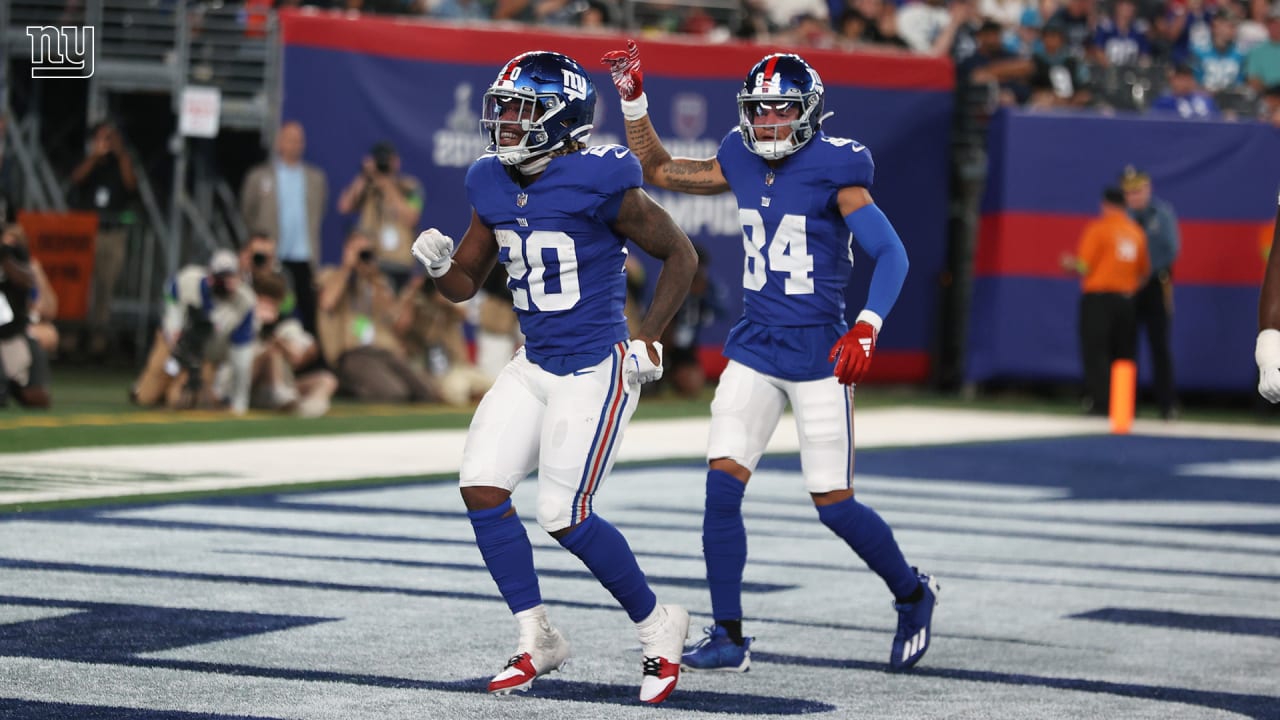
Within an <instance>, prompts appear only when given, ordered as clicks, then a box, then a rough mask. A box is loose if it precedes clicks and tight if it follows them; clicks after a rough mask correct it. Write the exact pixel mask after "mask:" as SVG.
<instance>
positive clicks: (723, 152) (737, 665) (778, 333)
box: [603, 42, 938, 672]
mask: <svg viewBox="0 0 1280 720" xmlns="http://www.w3.org/2000/svg"><path fill="white" fill-rule="evenodd" d="M603 60H604V62H605V64H606V65H608V66H609V69H610V71H611V73H612V75H613V81H614V85H616V86H617V88H618V91H619V93H620V94H621V95H622V114H623V116H624V117H625V118H626V121H627V123H626V124H627V144H628V145H629V146H630V147H631V149H632V151H633V152H635V153H636V154H637V155H638V156H639V158H640V162H641V164H642V165H643V167H644V174H645V179H646V180H647V181H648V182H650V183H652V184H654V185H657V186H659V187H663V188H667V189H670V190H677V191H682V192H688V193H693V194H699V195H710V194H715V193H721V192H726V191H732V192H733V194H734V195H735V196H736V198H737V201H738V218H739V220H740V221H741V223H742V231H743V246H744V249H745V262H744V267H743V277H742V286H743V298H744V299H743V306H744V307H743V316H742V319H741V320H740V321H739V322H738V323H737V324H736V325H735V326H734V328H733V330H732V331H731V332H730V334H729V338H728V340H727V342H726V344H725V350H724V353H725V355H726V356H727V357H728V358H729V360H730V362H729V365H728V367H727V368H726V369H725V371H724V374H723V375H722V376H721V378H720V385H719V387H717V389H716V394H715V399H714V400H713V401H712V403H711V438H710V443H709V447H708V449H707V460H708V466H709V467H708V472H707V485H706V488H707V490H706V492H707V494H706V505H705V507H704V510H703V524H702V547H703V556H704V559H705V561H706V566H707V583H708V585H709V586H710V589H711V610H712V616H713V618H714V619H715V624H714V625H712V626H711V627H709V628H707V637H706V638H705V639H703V641H702V642H701V643H699V644H698V645H697V646H696V647H694V648H693V649H692V650H691V651H690V652H688V653H686V654H685V656H684V664H685V666H686V667H688V668H691V669H700V670H701V669H705V670H731V671H738V672H741V671H744V670H747V669H748V668H749V667H750V661H751V657H750V652H749V648H750V646H751V640H752V639H751V638H749V637H744V636H743V634H742V618H743V609H742V573H743V568H744V567H745V565H746V558H747V538H746V528H745V525H744V523H743V520H742V499H743V496H744V493H745V490H746V485H747V482H748V481H749V480H750V478H751V474H752V473H753V472H754V470H755V468H756V464H757V463H758V462H759V460H760V456H761V454H762V453H763V452H764V449H765V445H766V444H767V443H768V441H769V437H770V436H771V435H772V434H773V431H774V428H775V427H776V426H777V424H778V420H779V418H780V417H781V415H782V411H783V410H784V409H785V407H786V405H787V404H788V403H789V404H790V405H791V408H792V410H793V411H794V413H795V418H796V424H797V426H798V428H797V429H798V431H799V436H800V464H801V467H802V469H803V472H804V479H805V489H806V490H808V491H809V494H810V496H811V497H812V499H813V503H814V505H815V506H816V508H817V511H818V517H819V519H820V520H821V521H822V523H823V524H825V525H826V526H827V527H829V528H830V529H831V530H832V531H833V532H834V533H835V534H836V535H838V536H839V537H840V538H841V539H843V540H844V541H845V542H846V543H847V544H848V545H849V546H850V547H851V548H852V549H853V550H854V551H855V552H856V553H857V554H858V556H859V557H861V558H862V560H863V561H864V562H866V564H867V565H868V566H869V567H870V568H871V569H872V570H873V571H875V572H876V573H877V574H878V575H879V576H880V577H881V579H883V580H884V582H885V584H886V585H887V586H888V588H889V590H890V592H891V593H892V594H893V596H894V607H895V608H896V609H897V611H898V630H897V633H896V634H895V636H894V640H893V643H892V646H891V650H890V658H889V664H890V667H892V668H893V669H895V670H897V669H905V668H909V667H911V666H913V665H914V664H915V663H917V662H918V661H919V660H920V658H921V657H923V656H924V653H925V651H926V650H927V649H928V647H929V642H930V640H931V639H932V638H931V622H932V617H933V608H934V605H935V603H936V600H937V590H938V587H937V583H936V582H934V581H933V579H932V578H931V577H929V576H928V575H925V574H923V573H920V572H918V571H917V570H916V569H915V568H914V567H911V566H910V565H908V564H907V562H906V560H905V559H904V557H903V555H902V551H901V550H900V549H899V548H898V543H897V541H896V540H895V539H894V536H893V532H892V530H890V528H889V526H888V525H887V524H886V523H885V521H884V520H883V519H882V518H881V517H880V516H879V515H878V514H877V513H876V512H875V511H874V510H872V509H871V508H869V507H867V506H866V505H863V504H861V503H859V502H858V501H857V500H855V499H854V495H853V385H855V384H857V383H858V382H860V381H861V380H862V379H863V377H864V376H865V375H866V372H867V369H868V368H869V367H870V364H871V357H872V353H873V352H874V350H875V344H876V338H877V335H878V333H879V331H880V327H881V324H882V323H883V320H884V318H885V317H886V316H887V315H888V313H889V310H890V309H891V308H892V307H893V304H894V302H895V301H896V300H897V297H898V292H899V291H900V290H901V288H902V282H903V279H904V278H905V277H906V273H907V256H906V250H905V249H904V247H903V244H902V240H901V239H899V237H898V234H897V232H896V231H895V230H894V229H893V226H892V225H891V224H890V223H889V221H888V219H887V218H886V217H885V216H884V213H882V212H881V211H880V209H879V208H877V207H876V206H875V203H874V202H873V201H872V199H871V193H870V190H869V188H870V187H871V183H872V176H873V171H874V164H873V162H872V160H871V152H870V151H869V150H867V149H866V148H865V147H863V146H862V145H860V144H858V143H857V142H854V141H852V140H847V139H843V138H834V137H828V136H827V135H825V134H824V133H823V132H822V130H821V127H822V122H823V120H824V119H825V116H824V115H823V106H824V99H825V98H824V95H825V90H824V88H823V85H822V80H821V79H820V78H819V76H818V73H817V71H816V70H814V68H813V67H811V66H810V65H809V63H807V62H806V61H805V60H804V59H803V58H801V57H800V56H798V55H788V54H774V55H768V56H765V57H764V58H763V59H762V60H760V62H758V63H757V64H756V65H755V66H754V67H752V68H751V70H750V71H749V72H748V73H747V77H746V79H745V81H744V82H743V84H742V87H741V89H740V90H739V92H738V111H739V126H738V127H737V128H735V129H734V130H733V131H731V132H730V133H729V134H728V135H727V136H726V137H725V139H724V141H723V142H722V143H721V145H720V150H719V152H718V153H717V154H716V157H714V158H709V159H706V160H694V159H688V158H674V159H673V158H672V157H671V156H670V154H668V153H667V151H666V149H665V148H663V147H662V144H661V141H660V140H659V139H658V135H657V133H656V132H655V130H654V128H653V125H652V123H651V122H650V120H649V116H648V110H647V108H648V100H647V99H646V97H645V95H644V92H643V83H644V75H643V73H642V71H641V67H640V53H639V49H638V48H637V47H636V45H635V43H634V42H631V43H628V48H627V49H626V50H619V51H614V52H611V53H609V54H607V55H605V57H604V58H603ZM855 240H856V242H857V243H858V244H859V245H860V246H861V247H862V248H863V249H864V250H865V251H866V252H867V254H868V255H870V256H871V257H872V259H873V260H874V261H875V269H874V271H873V273H872V276H871V287H870V289H869V292H868V296H867V304H866V306H865V307H864V308H863V309H862V311H861V312H860V313H859V314H858V316H857V319H856V321H855V324H854V326H853V328H851V329H850V328H849V327H848V326H847V325H846V324H845V306H844V289H845V285H846V283H847V282H848V279H849V273H850V270H851V269H852V266H853V255H852V245H851V241H855ZM841 612H843V611H842V610H839V609H835V610H834V611H833V615H838V614H840V613H841Z"/></svg>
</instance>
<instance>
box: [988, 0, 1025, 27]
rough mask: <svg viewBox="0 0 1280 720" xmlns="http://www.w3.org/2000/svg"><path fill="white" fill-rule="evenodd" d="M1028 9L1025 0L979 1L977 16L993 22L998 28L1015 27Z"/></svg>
mask: <svg viewBox="0 0 1280 720" xmlns="http://www.w3.org/2000/svg"><path fill="white" fill-rule="evenodd" d="M1028 9H1029V6H1028V4H1027V2H1026V0H979V2H978V14H979V15H981V16H982V17H983V18H985V19H989V20H994V21H995V22H996V23H997V24H999V25H1000V27H1001V28H1002V29H1003V28H1013V27H1017V25H1018V23H1019V22H1021V21H1022V15H1023V13H1025V12H1026V11H1027V10H1028Z"/></svg>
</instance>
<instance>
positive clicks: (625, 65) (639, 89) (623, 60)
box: [600, 40, 644, 100]
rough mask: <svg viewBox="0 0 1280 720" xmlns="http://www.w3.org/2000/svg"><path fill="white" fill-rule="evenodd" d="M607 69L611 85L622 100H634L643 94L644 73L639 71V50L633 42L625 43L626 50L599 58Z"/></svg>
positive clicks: (616, 51) (611, 52)
mask: <svg viewBox="0 0 1280 720" xmlns="http://www.w3.org/2000/svg"><path fill="white" fill-rule="evenodd" d="M600 62H602V63H604V64H605V65H607V66H608V67H609V74H611V75H612V76H613V84H614V86H615V87H617V88H618V94H619V95H621V96H622V99H623V100H635V99H636V98H638V97H640V94H641V93H643V92H644V73H643V72H641V70H640V48H639V47H637V46H636V41H635V40H628V41H627V49H626V50H612V51H610V52H607V53H605V54H604V57H602V58H600Z"/></svg>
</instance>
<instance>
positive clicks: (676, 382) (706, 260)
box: [662, 246, 725, 398]
mask: <svg viewBox="0 0 1280 720" xmlns="http://www.w3.org/2000/svg"><path fill="white" fill-rule="evenodd" d="M694 250H696V251H697V253H698V269H697V271H696V272H695V274H694V276H693V283H692V285H691V286H690V287H689V294H688V295H686V296H685V299H684V302H683V303H682V304H681V305H680V309H679V310H677V311H676V316H675V317H674V318H672V319H671V323H670V324H669V325H667V330H666V332H665V333H663V337H662V345H663V347H664V348H665V350H664V351H663V355H662V360H663V367H664V372H663V378H664V379H669V382H670V384H671V387H672V388H673V389H674V390H675V391H676V394H678V395H680V396H681V397H686V398H696V397H698V396H699V395H701V394H702V388H703V386H704V385H705V384H706V381H707V375H706V371H705V370H704V369H703V367H702V360H701V358H699V355H698V349H699V343H698V338H699V336H701V334H702V331H703V330H704V329H706V328H707V327H709V326H710V325H711V324H712V323H714V322H715V321H716V320H717V319H718V318H720V317H722V316H723V315H724V314H725V299H724V295H725V292H724V288H722V287H721V286H720V285H719V283H717V282H716V281H715V280H714V279H713V278H712V277H711V272H710V271H711V258H710V256H709V255H708V254H707V251H706V249H705V248H703V247H701V246H695V247H694Z"/></svg>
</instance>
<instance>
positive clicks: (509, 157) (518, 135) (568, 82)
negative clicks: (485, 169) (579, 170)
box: [480, 50, 596, 165]
mask: <svg viewBox="0 0 1280 720" xmlns="http://www.w3.org/2000/svg"><path fill="white" fill-rule="evenodd" d="M595 114H596V88H595V84H594V83H592V82H591V76H590V75H588V74H587V72H586V71H585V70H583V69H582V66H581V65H579V64H578V63H577V61H575V60H574V59H573V58H570V57H568V56H566V55H561V54H560V53H555V52H547V51H545V50H535V51H533V52H527V53H524V54H523V55H517V56H516V57H514V58H512V59H511V60H510V61H509V62H508V63H507V64H506V65H503V66H502V70H500V71H499V72H498V77H497V79H496V80H494V81H493V85H490V86H489V90H488V91H487V92H486V93H485V94H484V109H483V113H482V115H481V119H480V130H481V132H483V133H484V135H485V136H486V137H487V138H489V147H488V148H486V149H485V152H487V153H489V154H492V155H497V157H498V160H499V161H500V162H501V163H502V164H503V165H520V164H522V163H525V162H527V161H528V160H530V159H532V158H536V157H539V156H541V155H545V154H547V153H549V152H551V151H552V150H556V149H559V148H561V147H563V146H564V145H565V143H566V142H567V141H570V140H577V141H580V142H582V143H586V142H587V140H588V139H589V138H590V137H591V128H592V124H591V123H592V121H593V120H594V119H595Z"/></svg>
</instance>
